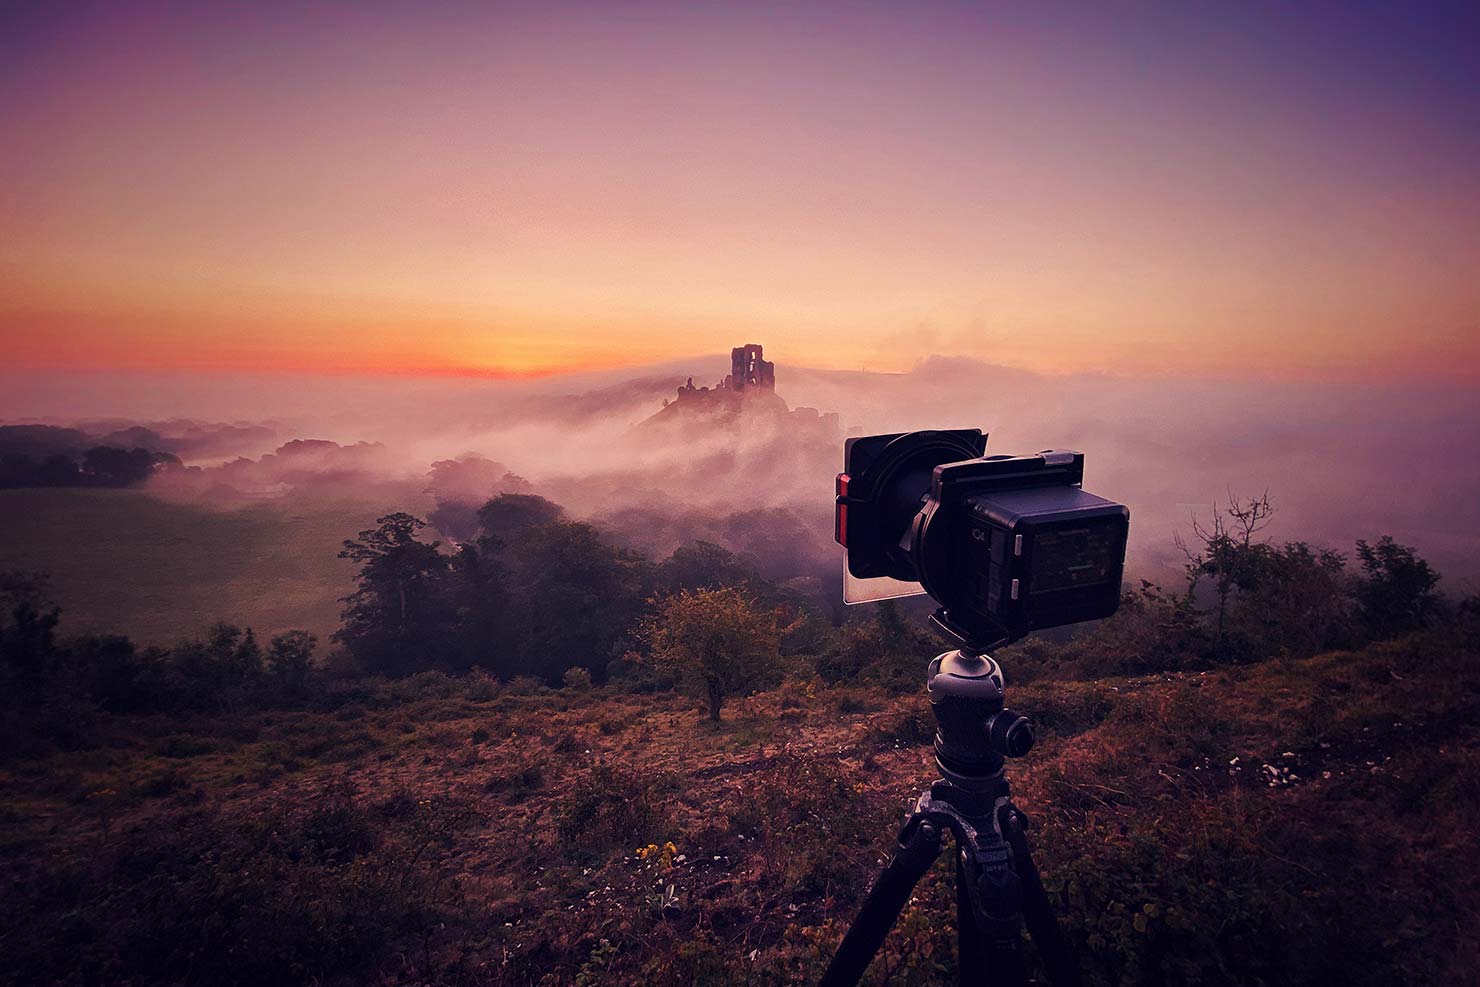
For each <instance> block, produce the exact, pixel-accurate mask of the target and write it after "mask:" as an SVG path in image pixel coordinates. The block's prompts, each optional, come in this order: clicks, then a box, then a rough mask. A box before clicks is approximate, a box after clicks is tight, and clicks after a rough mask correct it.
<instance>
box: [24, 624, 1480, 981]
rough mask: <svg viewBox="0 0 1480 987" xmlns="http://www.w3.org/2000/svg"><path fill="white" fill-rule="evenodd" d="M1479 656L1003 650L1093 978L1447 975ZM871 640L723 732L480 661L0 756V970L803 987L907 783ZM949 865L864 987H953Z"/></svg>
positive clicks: (1461, 976)
mask: <svg viewBox="0 0 1480 987" xmlns="http://www.w3.org/2000/svg"><path fill="white" fill-rule="evenodd" d="M1477 637H1480V636H1477V633H1476V628H1475V626H1474V622H1473V619H1472V618H1470V617H1468V616H1464V615H1462V616H1461V617H1457V618H1454V619H1451V620H1447V621H1445V622H1444V623H1443V624H1442V625H1441V626H1438V627H1436V628H1434V629H1431V630H1428V631H1423V632H1419V633H1416V634H1411V635H1407V636H1404V637H1401V638H1398V639H1395V640H1391V641H1384V642H1378V643H1373V644H1369V645H1367V646H1365V647H1361V648H1359V649H1357V650H1349V651H1334V652H1325V653H1321V654H1318V655H1316V656H1314V657H1309V658H1301V659H1294V658H1274V659H1265V660H1258V661H1251V660H1242V661H1221V662H1208V661H1204V660H1198V659H1194V658H1190V657H1189V658H1188V659H1187V660H1185V661H1179V660H1176V659H1177V656H1175V655H1168V656H1167V659H1168V660H1166V661H1164V662H1162V665H1163V667H1164V669H1171V670H1159V671H1144V670H1143V671H1141V672H1140V673H1139V674H1116V673H1115V672H1114V670H1113V669H1111V670H1109V671H1108V672H1107V666H1106V665H1105V663H1104V662H1097V661H1096V659H1095V654H1094V651H1093V648H1089V649H1086V647H1084V646H1079V647H1078V648H1070V647H1065V646H1060V645H1053V644H1048V643H1044V642H1041V641H1029V642H1024V643H1023V644H1020V645H1018V646H1015V647H1013V648H1008V649H1004V650H1003V651H1002V652H1001V653H1000V654H999V659H1000V660H1001V662H1002V663H1003V665H1004V667H1005V669H1006V672H1007V675H1008V679H1009V697H1010V701H1011V702H1012V705H1013V706H1014V708H1016V709H1020V710H1022V711H1024V712H1027V713H1029V714H1031V715H1032V716H1033V717H1034V718H1035V720H1036V721H1037V723H1038V724H1039V737H1040V740H1039V744H1038V746H1037V748H1036V749H1035V750H1034V751H1033V752H1032V753H1031V754H1030V755H1029V756H1028V757H1026V758H1024V759H1022V760H1021V761H1018V762H1014V763H1013V764H1012V765H1011V777H1012V779H1013V783H1014V787H1015V790H1016V793H1017V799H1018V802H1019V805H1020V807H1021V808H1023V809H1024V810H1025V811H1026V812H1027V813H1028V815H1029V816H1030V818H1031V821H1032V831H1031V837H1032V839H1033V840H1034V842H1035V847H1036V854H1037V856H1038V857H1039V863H1040V866H1041V868H1042V870H1043V872H1044V875H1045V882H1046V884H1047V886H1048V888H1049V890H1050V893H1051V895H1052V896H1053V899H1054V901H1055V902H1056V904H1057V906H1058V908H1059V913H1060V919H1061V923H1062V925H1063V927H1064V929H1065V931H1066V933H1067V935H1068V937H1069V939H1070V941H1071V943H1072V944H1073V946H1074V948H1075V950H1076V951H1077V953H1078V956H1079V957H1080V960H1081V963H1082V965H1083V968H1084V971H1085V974H1086V977H1087V979H1088V981H1089V982H1090V983H1095V984H1119V983H1149V984H1183V983H1249V984H1255V983H1268V984H1273V983H1295V984H1330V983H1348V984H1367V983H1372V984H1377V983H1381V984H1394V983H1415V984H1418V983H1437V982H1448V983H1458V982H1470V981H1472V980H1473V978H1474V977H1475V972H1474V971H1475V970H1477V969H1480V955H1477V954H1480V950H1477V947H1476V943H1477V942H1480V917H1477V914H1476V905H1477V903H1480V862H1477V861H1480V835H1477V833H1480V828H1477V823H1480V664H1477V661H1480V653H1477V652H1480V640H1477ZM855 650H858V649H855ZM862 650H863V651H864V653H863V655H862V658H861V660H859V661H858V662H856V667H855V668H851V669H849V670H848V672H847V674H838V673H837V670H836V669H835V668H834V669H832V671H831V673H829V674H825V675H819V674H818V669H819V667H821V668H822V669H823V670H824V671H826V670H827V669H828V668H829V666H828V664H827V662H825V661H823V662H819V661H818V659H817V657H816V656H809V655H792V656H789V657H788V658H787V659H786V662H785V670H784V675H783V677H782V678H781V680H780V682H779V684H778V685H776V686H775V687H773V688H769V689H766V690H765V691H761V692H756V693H754V694H751V695H748V696H745V697H743V698H737V699H734V700H732V701H731V702H730V703H729V704H728V705H727V706H726V709H725V716H724V718H723V719H722V720H720V721H719V722H717V723H716V722H711V721H710V720H709V719H708V718H707V716H705V714H704V712H703V710H701V709H700V708H699V705H698V704H697V703H696V702H695V700H694V699H693V698H692V697H690V696H688V695H685V694H682V693H677V692H674V691H671V690H670V689H668V688H664V687H663V683H661V682H658V681H655V680H654V679H653V678H652V677H645V676H642V675H630V676H620V675H619V676H613V677H612V679H611V680H610V681H609V682H608V683H606V684H604V685H600V686H590V685H588V684H587V682H586V681H584V680H583V679H582V678H581V677H580V676H572V677H570V684H569V685H567V686H566V687H564V688H550V687H547V686H545V685H542V684H540V683H538V682H536V681H534V680H529V679H515V680H513V681H512V682H499V681H496V680H494V679H492V678H490V677H488V676H485V675H482V674H479V673H476V672H475V673H473V674H470V675H466V676H461V677H456V678H454V677H449V676H446V675H443V674H441V673H436V672H423V673H420V674H416V675H412V676H410V677H408V678H404V679H400V680H386V679H380V678H356V679H347V680H341V681H330V682H325V683H323V684H321V685H320V686H319V687H317V688H314V689H312V690H309V691H307V692H305V693H304V694H302V695H299V696H296V697H281V698H279V699H278V700H275V701H273V702H269V703H258V704H252V705H247V706H243V707H241V708H235V709H233V708H218V709H213V710H209V711H201V712H195V713H188V714H185V713H179V712H174V713H170V714H169V715H143V714H138V715H116V714H115V715H110V714H92V715H81V714H76V715H74V716H73V717H72V719H71V721H70V722H71V727H70V728H69V729H68V730H65V731H62V730H59V731H54V732H53V733H52V735H50V736H48V737H45V738H30V739H29V740H27V741H26V742H24V743H11V744H9V745H8V749H7V750H6V751H5V758H4V761H3V764H0V800H3V808H0V813H3V814H0V869H3V873H4V875H5V877H4V880H5V893H4V894H3V896H0V953H3V955H4V957H5V960H4V963H3V978H4V979H6V980H9V981H11V982H15V983H75V984H97V983H108V984H146V983H149V984H157V983H200V984H268V983H273V984H287V983H320V984H349V983H358V984H363V983H384V984H408V983H425V984H448V985H451V984H468V985H477V984H500V985H501V984H511V985H512V984H520V985H523V984H548V985H557V984H580V985H589V984H620V983H644V982H645V983H712V984H783V983H800V982H809V981H815V979H816V978H817V977H818V976H819V975H820V973H821V971H822V969H823V967H824V966H825V964H826V960H827V958H828V956H829V955H830V953H831V951H832V950H833V949H834V948H835V947H836V945H837V943H838V941H839V940H840V938H841V936H842V933H843V930H844V929H845V928H846V926H847V923H848V922H849V920H850V919H851V918H852V916H853V914H854V912H855V911H856V909H857V907H858V905H859V903H860V901H861V898H862V895H863V894H864V893H865V892H866V890H867V887H868V884H869V882H870V880H871V879H872V878H873V876H874V874H875V873H876V871H877V869H878V867H879V865H880V864H881V862H882V860H883V857H884V855H885V853H886V852H887V851H888V850H889V848H890V846H891V844H892V841H893V836H894V832H895V829H896V827H897V826H898V824H899V823H900V822H901V820H902V819H903V815H904V812H905V810H906V809H907V807H908V804H909V803H910V802H911V801H912V799H913V798H914V796H915V795H916V794H917V793H918V792H919V790H921V789H922V788H923V787H924V786H926V785H928V783H929V782H930V781H931V780H932V778H933V777H934V770H933V767H932V764H931V757H930V746H929V745H930V739H931V734H932V729H933V727H932V723H931V720H930V715H929V711H928V707H927V705H926V702H925V698H924V690H923V681H922V679H923V672H924V665H925V662H926V660H927V659H928V657H929V655H928V653H920V654H896V655H885V654H870V653H868V650H867V648H866V647H865V648H863V649H862ZM74 714H75V711H74ZM8 736H10V737H11V738H12V739H14V737H15V734H14V733H11V734H8ZM948 856H949V855H944V856H943V858H942V861H941V863H940V864H939V865H938V866H937V867H936V869H935V870H934V871H933V872H932V873H931V874H929V875H927V878H926V880H925V881H924V882H923V883H922V885H921V887H920V890H919V892H918V894H917V895H916V897H915V898H914V899H913V900H912V902H911V903H910V905H909V907H908V908H907V910H906V912H905V913H904V915H903V916H902V918H901V922H900V924H899V927H898V929H897V930H896V932H895V933H894V934H893V935H892V936H891V938H890V939H889V941H888V943H887V945H886V947H885V949H884V951H883V952H882V953H881V955H880V957H879V958H878V960H877V961H876V962H875V964H874V966H873V967H872V968H871V970H870V974H869V978H870V982H873V983H878V984H886V983H887V984H934V983H942V982H949V981H950V980H951V979H952V978H953V977H954V952H955V947H954V940H953V937H954V924H955V917H954V916H955V913H954V904H953V897H952V894H951V886H950V881H949V876H950V875H949V874H948V872H947V864H948Z"/></svg>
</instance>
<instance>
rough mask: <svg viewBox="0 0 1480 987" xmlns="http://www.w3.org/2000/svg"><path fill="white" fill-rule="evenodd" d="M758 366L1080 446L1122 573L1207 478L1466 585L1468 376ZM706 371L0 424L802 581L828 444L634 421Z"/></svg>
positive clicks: (1020, 442)
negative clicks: (708, 543)
mask: <svg viewBox="0 0 1480 987" xmlns="http://www.w3.org/2000/svg"><path fill="white" fill-rule="evenodd" d="M767 355H768V356H770V357H771V358H772V359H773V360H775V361H776V362H777V392H778V393H779V394H780V395H781V396H782V397H783V398H784V399H785V400H786V401H787V402H788V403H789V404H790V405H791V406H792V407H793V408H796V407H799V406H806V407H812V408H817V409H820V410H822V411H835V412H837V413H838V414H839V416H840V418H841V422H842V426H843V429H844V430H845V432H851V433H868V432H876V431H901V430H906V429H913V428H931V427H961V426H980V427H983V428H985V429H987V430H989V431H990V433H991V438H990V441H989V444H988V451H989V452H999V453H1000V452H1032V451H1036V450H1039V449H1043V448H1049V447H1059V448H1075V449H1079V450H1082V451H1083V452H1085V453H1086V456H1087V477H1086V483H1085V486H1086V487H1087V488H1088V489H1091V490H1093V491H1095V492H1096V493H1100V494H1103V495H1104V496H1107V497H1111V498H1115V499H1118V500H1121V501H1124V502H1125V503H1126V504H1128V505H1130V507H1131V512H1132V525H1131V532H1132V546H1131V556H1132V571H1133V572H1135V573H1137V574H1146V575H1150V576H1153V577H1157V578H1166V576H1167V572H1166V567H1168V566H1172V565H1174V564H1175V563H1176V562H1177V560H1178V558H1179V556H1178V554H1177V552H1176V550H1175V548H1174V547H1173V545H1172V532H1173V530H1174V529H1176V528H1178V527H1180V526H1182V525H1184V524H1185V523H1186V521H1187V519H1188V517H1189V516H1190V514H1191V513H1192V512H1194V511H1201V512H1202V513H1203V515H1204V516H1206V514H1207V513H1208V511H1209V510H1210V509H1211V508H1210V505H1211V504H1212V503H1213V502H1214V501H1219V502H1224V501H1226V500H1227V497H1228V494H1229V492H1230V491H1231V492H1232V493H1234V494H1236V495H1245V496H1246V495H1250V494H1257V493H1261V492H1263V491H1265V490H1266V489H1267V490H1268V492H1269V495H1270V498H1271V499H1272V501H1273V502H1274V504H1275V506H1276V511H1277V512H1276V515H1275V519H1274V523H1273V524H1272V525H1271V527H1270V529H1269V531H1268V533H1269V535H1270V536H1271V537H1274V538H1277V539H1297V538H1298V539H1304V540H1308V541H1312V542H1316V543H1319V544H1323V545H1330V546H1333V547H1337V548H1340V549H1342V550H1344V551H1347V552H1350V550H1351V546H1352V543H1353V541H1355V540H1356V539H1357V538H1369V539H1370V538H1374V537H1376V536H1378V535H1381V534H1392V535H1393V536H1394V537H1396V538H1397V539H1398V540H1400V541H1402V542H1406V543H1409V544H1412V545H1415V546H1417V547H1418V549H1419V550H1420V552H1421V553H1422V554H1424V555H1425V556H1426V557H1428V558H1429V559H1430V560H1431V561H1432V562H1433V563H1434V564H1435V565H1436V566H1437V567H1438V568H1439V569H1440V571H1442V572H1443V573H1444V574H1445V577H1446V581H1445V585H1446V587H1447V588H1449V589H1451V590H1458V589H1462V588H1465V587H1469V586H1472V584H1473V580H1474V577H1475V576H1476V575H1477V574H1480V561H1477V560H1480V551H1477V549H1480V498H1477V497H1476V496H1475V493H1474V491H1475V489H1476V486H1477V481H1480V428H1477V426H1480V400H1477V398H1476V396H1475V394H1474V393H1473V392H1472V391H1470V390H1467V389H1462V388H1457V387H1446V386H1434V387H1426V386H1387V387H1378V386H1359V385H1349V384H1308V383H1300V384H1295V383H1248V382H1227V381H1205V380H1187V379H1180V378H1142V379H1135V378H1121V377H1111V376H1088V375H1080V376H1066V377H1054V376H1042V375H1037V374H1033V373H1028V372H1024V371H1018V370H1011V369H1006V368H1002V367H994V366H989V365H986V364H982V363H978V362H975V361H972V360H967V359H956V358H945V357H932V358H930V359H928V360H926V361H924V362H923V363H921V364H920V365H919V366H917V367H916V368H915V369H914V370H913V371H911V372H909V373H903V374H875V373H863V372H828V371H812V370H805V369H800V368H794V367H790V366H788V365H787V363H786V354H785V353H769V354H767ZM727 363H728V361H727V360H726V359H725V358H723V357H705V358H699V359H695V360H692V361H678V362H675V363H673V364H667V365H663V366H657V367H647V368H641V369H637V370H630V369H629V370H625V371H612V372H606V373H594V374H582V375H572V376H566V377H555V378H546V379H542V380H536V381H501V380H487V379H467V378H453V377H447V378H415V379H412V378H350V377H330V378H316V377H306V376H305V377H274V378H252V377H245V376H205V375H202V376H194V377H188V378H187V377H175V376H152V377H151V376H145V375H116V374H115V375H103V374H70V375H54V376H50V377H45V378H38V377H36V376H34V375H33V376H27V377H24V378H22V377H19V376H14V377H9V378H4V379H0V383H3V384H4V387H3V388H0V418H3V423H4V424H16V423H20V422H45V423H50V424H59V425H70V426H78V427H80V428H82V429H83V430H84V431H85V432H87V433H88V435H90V436H97V435H102V434H105V433H118V434H121V435H133V436H134V439H135V440H137V441H139V444H148V442H147V441H146V440H148V439H149V437H150V436H152V437H153V441H154V442H155V443H156V446H159V447H161V448H162V451H168V452H173V453H174V454H175V455H177V456H179V457H180V458H181V459H182V460H183V461H184V462H185V464H186V465H187V466H188V467H190V469H189V470H186V471H184V472H180V471H176V472H173V473H171V474H168V475H163V476H161V477H160V478H159V479H157V480H155V481H153V482H152V484H151V487H150V490H151V491H152V492H156V493H158V494H159V495H161V496H166V497H170V498H185V499H189V500H193V501H201V502H206V503H213V502H221V503H224V504H240V503H241V502H242V501H243V500H253V499H263V498H280V499H288V500H291V499H292V498H295V497H296V498H303V497H311V496H334V497H343V496H346V495H353V496H357V497H363V498H366V499H370V500H374V501H376V502H377V503H381V504H383V506H384V508H385V509H386V510H392V509H398V508H407V509H415V510H421V511H426V512H433V511H436V510H437V509H438V505H439V504H440V505H441V513H440V515H439V516H440V517H441V518H443V523H442V526H443V527H444V529H451V530H444V533H445V534H448V535H449V536H451V537H454V538H455V537H458V535H459V534H460V532H459V531H458V530H456V529H457V528H458V527H459V524H460V523H465V521H466V512H463V514H461V515H459V513H458V512H459V508H458V505H460V504H461V505H472V504H476V503H478V502H481V500H482V499H484V498H486V497H487V496H489V495H491V494H493V493H496V492H499V491H503V490H530V491H533V492H536V493H541V494H543V495H545V496H548V497H550V498H551V499H553V500H556V501H558V502H560V503H562V504H564V505H565V506H566V507H567V508H568V509H569V510H570V511H571V512H572V513H573V514H575V515H577V516H584V517H590V518H594V519H596V520H597V521H598V522H601V523H603V524H605V525H606V526H607V527H609V528H612V529H613V530H614V531H617V532H618V533H623V532H625V535H624V537H626V538H627V539H628V540H629V541H631V542H632V543H633V544H637V545H640V546H642V547H645V548H648V549H650V550H654V551H663V550H666V549H668V548H671V547H672V544H673V543H674V542H676V541H678V540H680V539H682V538H685V537H692V536H695V535H699V536H704V537H711V538H715V539H719V540H729V541H731V542H733V541H735V540H737V539H738V538H741V537H743V538H744V539H747V540H749V541H750V542H752V543H753V544H752V547H753V549H754V550H755V551H756V552H757V554H764V553H766V552H769V551H774V552H782V553H784V554H787V553H789V554H794V555H797V556H798V557H797V558H793V559H789V560H788V561H787V564H786V565H784V566H778V567H777V568H778V569H786V568H792V569H793V573H795V572H797V571H801V570H800V569H796V568H793V566H802V565H803V561H802V558H801V557H804V556H810V557H812V560H813V561H814V562H815V561H816V560H817V558H819V557H823V556H825V555H826V553H831V552H832V551H833V550H832V548H831V547H830V544H831V543H830V538H831V526H830V521H829V513H830V510H831V499H832V477H833V474H834V473H835V472H837V470H838V468H839V460H840V457H841V450H840V445H841V443H840V441H831V440H828V441H823V440H822V439H821V438H820V437H819V436H817V435H815V434H813V433H811V432H806V431H803V432H798V431H797V430H795V429H793V428H791V427H789V426H784V427H782V428H779V429H778V428H776V427H774V426H772V425H769V424H762V423H751V424H748V425H746V426H745V427H742V428H740V429H734V430H727V429H719V428H707V429H706V428H698V429H685V430H682V432H681V433H680V432H674V431H671V430H667V431H665V430H655V429H651V428H648V429H640V428H635V427H634V426H636V425H637V424H638V423H639V422H641V421H643V420H644V419H646V418H647V417H648V416H650V415H652V414H653V413H654V412H656V411H658V410H659V408H660V407H661V406H662V403H663V400H664V398H665V397H670V396H672V394H673V390H672V389H673V388H674V387H675V386H676V385H677V384H678V383H680V382H682V380H683V379H684V378H685V377H687V376H689V375H692V376H693V377H694V380H695V383H696V384H701V385H702V384H712V383H713V382H714V381H715V380H717V379H718V378H720V377H721V376H722V375H723V373H724V372H725V370H726V367H727ZM138 426H142V428H143V429H147V432H145V431H142V430H140V429H139V428H138ZM129 429H132V431H126V430H129ZM311 440H318V441H311ZM775 509H781V510H784V511H787V512H790V515H791V516H789V517H788V516H787V515H773V517H775V518H776V519H777V520H776V522H775V523H776V525H777V532H776V537H775V538H774V539H768V540H767V541H768V542H769V544H765V543H760V544H755V542H757V535H756V534H755V526H754V525H753V524H752V525H745V524H741V525H740V526H739V527H736V522H735V521H734V519H733V515H735V514H736V513H738V512H754V511H757V510H767V511H770V510H775ZM459 517H461V518H462V519H463V521H462V522H460V521H459ZM750 519H751V520H752V521H755V520H761V519H762V518H761V517H760V516H758V515H754V514H751V515H750ZM727 526H728V528H727ZM783 529H784V530H783ZM727 531H728V532H729V534H728V535H727V534H726V532H727ZM742 531H743V532H744V534H743V535H740V534H737V532H742ZM797 538H801V539H802V540H803V542H804V544H797V543H796V539H797ZM806 568H810V567H809V566H808V567H806ZM778 574H783V575H784V574H786V573H784V572H781V573H778Z"/></svg>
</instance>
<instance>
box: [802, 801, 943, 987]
mask: <svg viewBox="0 0 1480 987" xmlns="http://www.w3.org/2000/svg"><path fill="white" fill-rule="evenodd" d="M938 856H940V831H939V830H938V829H936V828H935V826H934V825H933V824H932V823H929V822H926V821H924V820H919V819H911V820H910V821H909V822H908V823H906V824H905V827H904V829H903V830H902V831H901V832H900V835H899V845H898V848H897V849H896V850H895V851H894V856H893V857H892V858H891V859H890V860H889V863H888V864H886V865H885V867H884V870H883V871H882V872H881V873H880V874H879V876H878V878H877V879H876V880H875V881H874V886H873V887H872V888H870V889H869V893H868V898H867V899H865V901H864V903H863V908H862V909H860V910H859V912H858V917H857V918H855V919H854V920H853V924H852V925H851V926H849V928H848V933H847V935H845V936H843V943H842V945H840V946H839V947H838V952H837V955H835V956H834V957H833V960H832V962H831V963H830V964H828V967H827V972H826V973H824V974H823V975H822V980H821V981H820V985H819V987H852V985H853V984H856V983H858V980H859V978H860V977H862V976H863V971H864V970H866V969H868V965H869V961H871V960H872V959H873V958H874V954H875V953H877V952H878V951H879V947H880V946H881V945H883V943H884V937H885V936H886V935H888V934H889V930H890V929H891V928H893V927H894V923H895V921H896V920H897V919H898V918H899V913H900V912H901V911H903V910H904V906H905V902H907V901H909V900H910V892H912V891H913V890H914V889H915V885H916V884H918V883H919V881H920V878H921V877H923V876H924V875H925V872H926V871H927V870H929V869H930V865H931V864H932V863H934V862H935V858H936V857H938Z"/></svg>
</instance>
